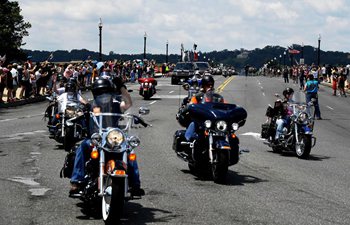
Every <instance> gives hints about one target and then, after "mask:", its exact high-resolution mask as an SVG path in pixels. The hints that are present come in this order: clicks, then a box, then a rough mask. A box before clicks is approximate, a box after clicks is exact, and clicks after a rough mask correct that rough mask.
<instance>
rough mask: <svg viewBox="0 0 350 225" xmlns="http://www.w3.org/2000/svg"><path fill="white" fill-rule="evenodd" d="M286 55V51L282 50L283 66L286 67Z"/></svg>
mask: <svg viewBox="0 0 350 225" xmlns="http://www.w3.org/2000/svg"><path fill="white" fill-rule="evenodd" d="M286 55H287V52H286V51H284V52H283V67H286Z"/></svg>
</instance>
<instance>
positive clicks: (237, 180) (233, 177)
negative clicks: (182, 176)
mask: <svg viewBox="0 0 350 225" xmlns="http://www.w3.org/2000/svg"><path fill="white" fill-rule="evenodd" d="M181 171H182V172H183V173H186V174H192V173H191V172H190V171H189V170H181ZM193 176H195V179H196V180H200V181H211V182H214V181H213V178H212V177H211V175H209V174H206V175H204V176H203V175H202V176H196V175H193ZM260 182H267V180H262V179H260V178H258V177H254V176H250V175H241V174H239V173H237V172H235V171H231V170H228V172H227V176H226V180H225V182H224V183H222V184H221V185H231V186H239V185H244V184H247V183H260Z"/></svg>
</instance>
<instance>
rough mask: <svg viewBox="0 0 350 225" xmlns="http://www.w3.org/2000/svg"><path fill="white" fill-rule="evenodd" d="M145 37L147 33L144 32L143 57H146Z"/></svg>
mask: <svg viewBox="0 0 350 225" xmlns="http://www.w3.org/2000/svg"><path fill="white" fill-rule="evenodd" d="M146 39H147V33H146V32H145V35H143V59H146Z"/></svg>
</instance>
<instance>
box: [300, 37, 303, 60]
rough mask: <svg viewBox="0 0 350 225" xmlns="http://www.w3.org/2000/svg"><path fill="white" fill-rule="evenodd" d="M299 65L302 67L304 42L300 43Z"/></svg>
mask: <svg viewBox="0 0 350 225" xmlns="http://www.w3.org/2000/svg"><path fill="white" fill-rule="evenodd" d="M300 65H304V42H302V43H301V57H300Z"/></svg>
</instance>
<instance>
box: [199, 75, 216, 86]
mask: <svg viewBox="0 0 350 225" xmlns="http://www.w3.org/2000/svg"><path fill="white" fill-rule="evenodd" d="M214 83H215V81H214V78H213V77H212V76H211V75H208V74H206V75H204V76H203V78H202V86H212V87H214Z"/></svg>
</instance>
